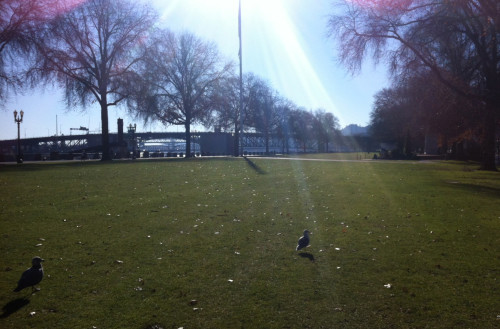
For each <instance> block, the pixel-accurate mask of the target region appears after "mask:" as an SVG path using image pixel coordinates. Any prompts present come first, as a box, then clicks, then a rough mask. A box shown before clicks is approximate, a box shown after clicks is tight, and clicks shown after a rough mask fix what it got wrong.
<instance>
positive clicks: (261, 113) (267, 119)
mask: <svg viewBox="0 0 500 329" xmlns="http://www.w3.org/2000/svg"><path fill="white" fill-rule="evenodd" d="M247 88H248V111H247V113H246V118H247V120H246V123H247V124H248V125H249V126H251V127H253V128H254V129H255V130H256V131H258V132H260V133H262V135H263V137H264V143H265V147H266V154H267V153H269V141H270V138H271V134H272V133H273V132H275V131H276V129H277V128H278V127H279V125H280V118H279V115H278V111H277V109H278V108H277V105H278V102H279V100H280V97H279V95H278V93H277V92H276V91H275V90H274V89H272V88H271V87H270V86H269V84H268V83H267V82H266V81H264V80H262V79H260V78H258V77H254V78H253V79H252V81H249V84H248V86H247Z"/></svg>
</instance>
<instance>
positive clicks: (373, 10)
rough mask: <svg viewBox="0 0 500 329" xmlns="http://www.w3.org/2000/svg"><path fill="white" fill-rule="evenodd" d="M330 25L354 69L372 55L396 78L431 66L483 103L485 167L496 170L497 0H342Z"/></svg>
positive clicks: (499, 95) (499, 97)
mask: <svg viewBox="0 0 500 329" xmlns="http://www.w3.org/2000/svg"><path fill="white" fill-rule="evenodd" d="M340 8H341V11H339V12H340V14H336V15H332V16H331V18H330V21H329V31H330V34H331V35H332V36H334V37H335V38H337V39H338V40H339V41H340V42H339V59H340V62H341V63H342V64H344V65H345V66H346V67H347V68H348V69H349V70H350V71H352V72H356V71H358V70H359V69H360V67H361V63H362V62H363V60H364V59H365V58H366V57H367V56H371V57H372V58H373V59H374V60H375V61H376V62H379V61H381V60H383V61H387V63H388V64H389V67H390V68H391V70H392V72H393V73H394V76H395V77H397V78H398V79H403V80H404V79H407V78H408V77H410V76H412V75H415V74H416V73H417V74H418V75H421V74H422V71H430V72H432V74H433V75H434V76H435V77H436V78H437V79H438V80H439V81H440V82H441V83H443V84H444V85H446V86H447V87H448V88H450V89H451V90H453V91H454V92H455V93H457V94H460V95H462V96H465V97H468V98H471V99H476V100H481V101H482V102H484V103H485V104H486V106H485V107H484V111H483V114H484V118H485V120H484V123H483V127H482V130H483V132H482V135H483V154H484V161H483V168H485V169H494V139H495V129H496V123H497V122H498V114H499V112H500V56H499V54H500V43H499V36H500V5H499V2H498V1H496V0H456V1H446V0H438V1H435V0H405V1H392V0H379V1H368V0H342V1H340Z"/></svg>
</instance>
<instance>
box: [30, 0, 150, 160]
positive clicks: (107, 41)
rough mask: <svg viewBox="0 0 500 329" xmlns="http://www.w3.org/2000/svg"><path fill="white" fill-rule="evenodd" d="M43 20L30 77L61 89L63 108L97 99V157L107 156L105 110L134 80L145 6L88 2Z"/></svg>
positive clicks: (145, 27) (146, 21)
mask: <svg viewBox="0 0 500 329" xmlns="http://www.w3.org/2000/svg"><path fill="white" fill-rule="evenodd" d="M60 6H61V7H59V8H58V10H59V12H60V14H59V15H58V16H56V17H55V18H54V19H53V20H52V21H50V22H49V23H48V24H46V28H45V30H44V31H43V34H41V35H38V38H37V39H38V42H37V44H36V46H37V51H38V58H37V63H36V66H35V67H34V68H33V69H32V71H31V75H32V77H34V78H35V79H39V80H40V79H41V80H42V81H45V82H50V81H53V79H55V80H56V81H57V83H59V84H60V85H61V86H62V87H63V88H64V89H65V98H66V101H67V103H68V106H74V105H76V104H80V105H82V106H87V105H89V104H90V103H94V102H97V103H98V104H99V105H100V109H101V123H102V152H103V156H102V159H103V160H110V159H111V154H110V146H109V131H108V108H109V106H113V105H117V104H118V103H120V102H121V101H122V100H124V99H125V98H127V97H128V96H129V93H130V90H131V88H130V84H131V83H132V81H133V80H134V79H135V78H136V73H135V72H134V66H135V65H136V63H137V62H138V60H139V58H140V57H141V54H142V52H143V44H142V43H143V41H144V38H145V37H146V36H147V35H148V32H149V30H150V29H151V27H152V26H153V24H154V23H155V21H156V13H155V12H154V11H153V10H152V9H151V8H150V7H148V6H145V5H138V4H135V3H132V2H131V1H128V0H89V1H85V2H82V4H81V5H80V6H78V7H75V8H68V7H64V6H65V5H64V2H62V3H61V4H60Z"/></svg>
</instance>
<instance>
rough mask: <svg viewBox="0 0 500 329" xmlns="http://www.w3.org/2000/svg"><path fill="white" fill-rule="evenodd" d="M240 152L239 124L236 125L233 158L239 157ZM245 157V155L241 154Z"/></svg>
mask: <svg viewBox="0 0 500 329" xmlns="http://www.w3.org/2000/svg"><path fill="white" fill-rule="evenodd" d="M239 150H240V127H239V125H238V124H237V123H235V124H234V145H233V156H235V157H237V156H239V153H240V152H239ZM241 155H243V154H241Z"/></svg>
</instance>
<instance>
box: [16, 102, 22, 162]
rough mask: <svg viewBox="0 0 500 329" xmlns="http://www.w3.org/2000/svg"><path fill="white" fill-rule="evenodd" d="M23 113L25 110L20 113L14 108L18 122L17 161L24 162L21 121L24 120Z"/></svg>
mask: <svg viewBox="0 0 500 329" xmlns="http://www.w3.org/2000/svg"><path fill="white" fill-rule="evenodd" d="M23 115H24V112H23V110H21V111H20V112H19V115H17V111H16V110H14V121H15V122H16V123H17V163H23V156H22V154H21V122H23Z"/></svg>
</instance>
